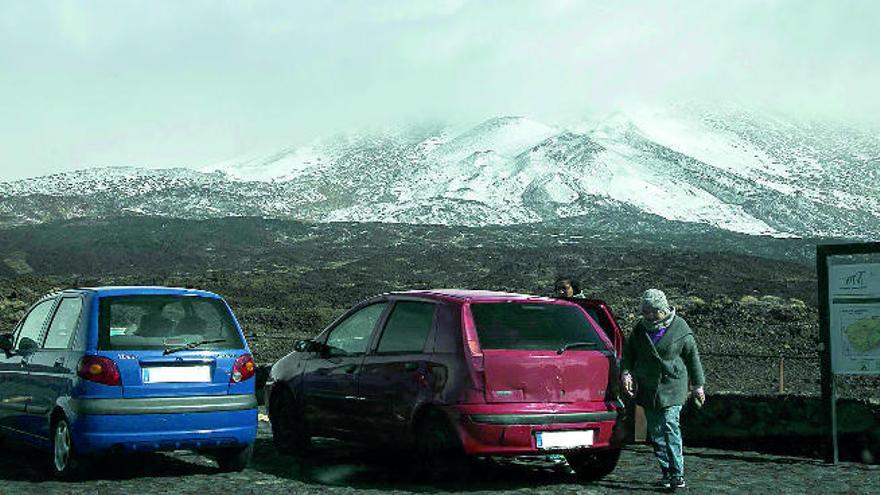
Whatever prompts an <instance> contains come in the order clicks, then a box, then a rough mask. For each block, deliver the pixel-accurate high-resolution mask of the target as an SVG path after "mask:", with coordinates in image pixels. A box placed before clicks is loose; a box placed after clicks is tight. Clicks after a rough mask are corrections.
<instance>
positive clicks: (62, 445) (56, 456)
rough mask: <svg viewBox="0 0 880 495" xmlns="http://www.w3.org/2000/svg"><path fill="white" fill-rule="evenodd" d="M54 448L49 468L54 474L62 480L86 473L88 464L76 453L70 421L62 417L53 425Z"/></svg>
mask: <svg viewBox="0 0 880 495" xmlns="http://www.w3.org/2000/svg"><path fill="white" fill-rule="evenodd" d="M51 440H52V449H51V457H50V458H49V468H50V469H51V471H52V476H53V477H55V478H57V479H62V480H72V479H76V478H79V477H81V476H82V475H83V474H85V471H86V465H85V462H84V461H83V459H82V458H81V457H80V456H79V455H78V454H77V453H76V448H75V447H74V445H73V435H72V434H71V432H70V423H68V422H67V419H66V418H60V419H58V420H57V421H55V423H54V424H53V425H52V438H51Z"/></svg>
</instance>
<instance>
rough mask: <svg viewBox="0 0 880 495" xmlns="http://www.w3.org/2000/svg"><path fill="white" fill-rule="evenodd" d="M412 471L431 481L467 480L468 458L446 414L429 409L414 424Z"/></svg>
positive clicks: (468, 471)
mask: <svg viewBox="0 0 880 495" xmlns="http://www.w3.org/2000/svg"><path fill="white" fill-rule="evenodd" d="M415 435H416V438H415V458H416V463H415V474H416V475H417V476H418V477H420V478H423V479H427V480H429V481H433V482H441V481H442V482H453V483H455V482H461V481H467V479H468V478H469V477H470V475H471V469H472V463H471V459H469V458H468V457H467V455H465V453H464V449H463V448H462V446H461V440H460V439H459V437H458V434H457V433H456V431H455V429H454V428H453V427H452V425H451V424H450V423H449V420H448V419H447V418H446V416H445V415H444V414H443V413H441V412H439V411H432V412H429V413H428V414H426V415H425V416H424V417H423V418H421V419H420V420H419V421H418V423H417V424H416V427H415Z"/></svg>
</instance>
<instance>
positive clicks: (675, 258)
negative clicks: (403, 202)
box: [0, 218, 880, 397]
mask: <svg viewBox="0 0 880 495" xmlns="http://www.w3.org/2000/svg"><path fill="white" fill-rule="evenodd" d="M701 236H702V237H701ZM814 252H815V247H814V245H812V244H810V242H809V241H801V240H774V239H766V238H751V237H748V236H740V235H735V234H723V233H713V234H709V233H706V234H700V233H699V232H687V233H684V234H681V235H676V233H675V232H674V231H672V232H664V233H663V234H658V235H651V236H644V235H643V236H642V237H633V236H632V235H629V236H627V235H623V234H620V233H608V234H606V233H604V232H597V231H580V230H577V229H576V228H573V227H571V226H565V225H558V226H523V227H509V228H500V227H492V228H485V229H467V228H455V227H442V226H409V225H379V224H321V225H310V224H302V223H297V222H282V221H268V220H261V219H248V218H232V219H225V220H206V221H183V220H168V219H154V218H121V219H116V220H106V221H100V222H67V223H61V224H48V225H43V226H35V227H21V228H16V229H11V230H0V253H2V255H0V261H2V262H0V328H7V329H11V328H12V327H13V325H14V324H15V322H16V321H17V320H18V318H20V316H21V315H22V314H23V312H24V310H25V309H26V307H27V306H28V305H29V304H31V303H32V302H33V301H34V300H35V299H36V298H37V297H39V296H40V295H42V294H43V293H46V292H48V291H51V290H54V289H60V288H65V287H71V286H94V285H129V284H157V285H172V286H187V287H198V288H202V289H207V290H212V291H215V292H217V293H219V294H222V295H223V296H225V297H226V298H227V299H228V300H229V302H230V304H231V305H232V307H233V309H234V310H235V312H236V315H237V317H238V318H239V320H240V321H241V323H242V324H243V326H244V328H245V332H246V333H251V334H254V335H255V338H251V339H249V341H250V344H251V347H252V349H253V351H254V354H255V357H256V359H257V361H258V362H261V363H270V362H272V361H274V360H276V359H277V358H279V357H281V356H283V355H284V354H286V353H287V352H288V351H289V350H290V349H291V345H292V343H293V341H294V340H295V339H297V338H304V337H310V336H313V335H315V334H316V333H317V332H318V331H320V329H321V328H323V327H324V326H325V325H327V324H328V323H329V322H331V321H332V320H333V319H334V318H335V317H336V316H338V315H339V314H340V313H341V312H342V311H344V310H345V309H346V308H348V307H350V306H351V305H352V304H354V303H356V302H357V301H359V300H361V299H363V298H365V297H368V296H371V295H374V294H377V293H380V292H385V291H391V290H407V289H419V288H439V287H446V288H473V289H489V290H504V291H511V292H524V293H531V294H547V293H548V291H549V290H550V289H551V287H552V283H553V280H554V278H555V277H556V276H557V275H559V274H572V275H574V276H575V277H577V278H580V279H581V280H582V285H583V287H584V291H585V292H586V293H587V294H588V295H590V296H592V297H597V298H602V299H605V300H606V301H608V302H609V303H610V304H611V306H612V307H613V308H614V309H615V311H616V313H617V317H618V320H619V322H620V324H621V325H622V327H623V328H624V329H625V331H626V332H628V331H629V328H631V326H632V324H633V323H634V322H635V319H636V314H635V309H636V298H637V297H638V295H639V294H640V293H641V292H642V291H643V290H644V289H646V288H650V287H657V288H661V289H663V290H664V291H666V292H667V294H668V296H669V298H670V300H671V302H672V303H673V304H674V305H675V306H677V308H678V311H679V314H680V315H682V316H683V317H685V318H686V319H687V320H688V321H689V323H690V324H691V326H692V327H693V328H694V331H695V333H696V334H697V338H698V342H699V345H700V350H701V352H702V354H703V357H704V365H705V368H706V370H707V376H708V380H709V383H708V390H709V392H710V393H712V392H713V391H739V392H744V393H750V394H760V395H766V394H773V393H776V392H778V391H779V377H780V359H781V358H782V359H783V360H784V361H783V362H782V363H781V364H782V366H781V368H782V370H783V378H784V391H786V392H790V393H799V394H818V393H819V373H818V360H817V355H816V345H817V342H818V312H817V310H816V274H815V265H814V262H813V260H812V259H810V258H809V253H814ZM878 389H880V382H878V381H877V380H874V379H869V380H866V379H861V380H854V379H843V380H841V393H842V395H844V396H846V395H855V396H864V395H866V394H867V395H871V394H873V396H875V397H876V396H877V390H878Z"/></svg>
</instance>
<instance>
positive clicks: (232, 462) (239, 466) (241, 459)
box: [214, 444, 254, 473]
mask: <svg viewBox="0 0 880 495" xmlns="http://www.w3.org/2000/svg"><path fill="white" fill-rule="evenodd" d="M253 457H254V444H249V445H247V446H246V447H235V448H228V449H220V450H219V451H217V452H215V453H214V460H216V461H217V467H218V468H219V469H220V472H221V473H237V472H239V471H243V470H244V468H246V467H247V466H248V464H249V463H250V462H251V459H252V458H253Z"/></svg>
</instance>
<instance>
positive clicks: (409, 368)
mask: <svg viewBox="0 0 880 495" xmlns="http://www.w3.org/2000/svg"><path fill="white" fill-rule="evenodd" d="M403 369H404V370H406V371H415V370H417V369H419V363H404V365H403Z"/></svg>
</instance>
